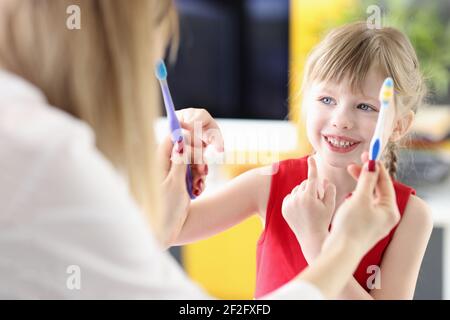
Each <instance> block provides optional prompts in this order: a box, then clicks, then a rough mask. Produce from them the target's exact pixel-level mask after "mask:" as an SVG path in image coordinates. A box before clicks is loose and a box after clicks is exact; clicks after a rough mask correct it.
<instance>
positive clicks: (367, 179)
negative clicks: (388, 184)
mask: <svg viewBox="0 0 450 320" xmlns="http://www.w3.org/2000/svg"><path fill="white" fill-rule="evenodd" d="M368 165H369V162H366V163H365V164H364V166H363V168H362V170H361V173H360V175H359V178H358V183H357V185H356V190H355V195H358V196H364V195H366V196H372V195H373V194H374V192H375V187H376V185H377V181H378V176H379V173H380V169H379V168H378V166H379V164H378V162H377V163H376V165H375V171H369V166H368Z"/></svg>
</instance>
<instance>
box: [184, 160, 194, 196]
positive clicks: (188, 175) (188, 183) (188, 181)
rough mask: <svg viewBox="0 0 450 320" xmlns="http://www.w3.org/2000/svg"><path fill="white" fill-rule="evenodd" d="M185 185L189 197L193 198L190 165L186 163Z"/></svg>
mask: <svg viewBox="0 0 450 320" xmlns="http://www.w3.org/2000/svg"><path fill="white" fill-rule="evenodd" d="M186 187H187V191H188V193H189V197H190V198H191V199H192V200H194V199H195V195H194V193H193V192H194V190H193V188H194V187H193V184H192V171H191V166H190V165H188V166H187V170H186Z"/></svg>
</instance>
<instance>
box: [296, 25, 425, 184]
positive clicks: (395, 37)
mask: <svg viewBox="0 0 450 320" xmlns="http://www.w3.org/2000/svg"><path fill="white" fill-rule="evenodd" d="M372 66H375V67H376V68H377V70H378V71H379V72H380V73H381V74H382V75H383V76H384V77H388V76H390V77H392V78H393V79H394V86H395V93H396V94H395V103H396V108H397V109H396V113H397V114H398V115H400V116H401V115H404V114H406V112H408V111H409V110H412V111H413V112H417V109H418V107H419V106H420V105H421V103H422V100H423V98H424V96H425V94H426V86H425V81H424V78H423V76H422V73H421V71H420V68H419V61H418V59H417V55H416V53H415V51H414V48H413V46H412V45H411V43H410V41H409V40H408V38H407V37H406V36H405V35H404V34H403V33H402V32H400V31H399V30H397V29H394V28H390V27H385V28H381V29H371V28H369V27H368V25H367V23H366V22H355V23H351V24H347V25H344V26H342V27H339V28H336V29H334V30H332V31H331V32H330V33H329V34H328V35H327V36H326V37H325V38H324V40H322V41H321V42H320V43H319V44H318V45H317V46H316V47H315V48H314V49H313V50H312V52H311V53H310V55H309V57H308V59H307V62H306V65H305V73H304V79H303V86H304V87H303V88H302V89H304V88H305V87H306V86H307V84H309V83H311V82H312V81H324V82H327V81H333V82H340V81H342V80H343V79H344V78H345V79H348V80H349V82H350V85H351V88H352V90H354V91H355V92H356V91H358V90H359V88H361V87H362V84H363V82H364V80H365V78H366V76H367V73H368V71H369V69H370V68H371V67H372ZM397 146H398V144H396V143H393V142H389V143H388V145H387V152H386V154H385V165H386V167H387V168H388V170H389V172H390V174H391V175H392V176H393V177H395V175H396V171H397V154H396V149H397Z"/></svg>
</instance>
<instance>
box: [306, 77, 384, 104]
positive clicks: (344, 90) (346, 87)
mask: <svg viewBox="0 0 450 320" xmlns="http://www.w3.org/2000/svg"><path fill="white" fill-rule="evenodd" d="M383 80H384V79H383V78H381V77H380V78H371V77H366V78H365V79H364V81H363V82H362V83H361V85H360V86H358V87H357V88H353V87H352V86H351V83H350V80H349V79H348V78H345V79H343V80H342V81H339V82H337V81H326V82H324V81H312V83H311V85H310V90H311V93H322V94H323V93H327V94H330V95H335V96H344V95H346V96H355V97H360V98H364V99H370V100H375V101H378V95H379V92H380V89H381V85H382V84H383Z"/></svg>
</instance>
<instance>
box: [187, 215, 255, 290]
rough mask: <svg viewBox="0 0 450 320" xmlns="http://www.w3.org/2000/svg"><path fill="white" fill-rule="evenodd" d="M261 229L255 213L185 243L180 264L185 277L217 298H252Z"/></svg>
mask: <svg viewBox="0 0 450 320" xmlns="http://www.w3.org/2000/svg"><path fill="white" fill-rule="evenodd" d="M261 230H262V224H261V221H260V219H259V218H258V217H257V216H253V217H251V218H249V219H247V220H245V221H244V222H243V223H241V224H239V225H237V226H235V227H233V228H231V229H229V230H227V231H225V232H222V233H221V234H218V235H216V236H214V237H212V238H209V239H206V240H203V241H199V242H197V243H195V244H191V245H188V246H186V247H185V248H184V250H183V263H184V266H185V269H186V271H187V273H188V274H189V276H190V277H191V278H192V279H193V280H194V281H196V282H198V283H199V284H201V286H202V287H203V288H204V289H205V290H206V291H207V292H208V293H209V294H211V295H213V296H214V297H217V298H221V299H253V294H254V290H255V281H256V276H255V275H256V243H257V241H258V238H259V235H260V233H261Z"/></svg>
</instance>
